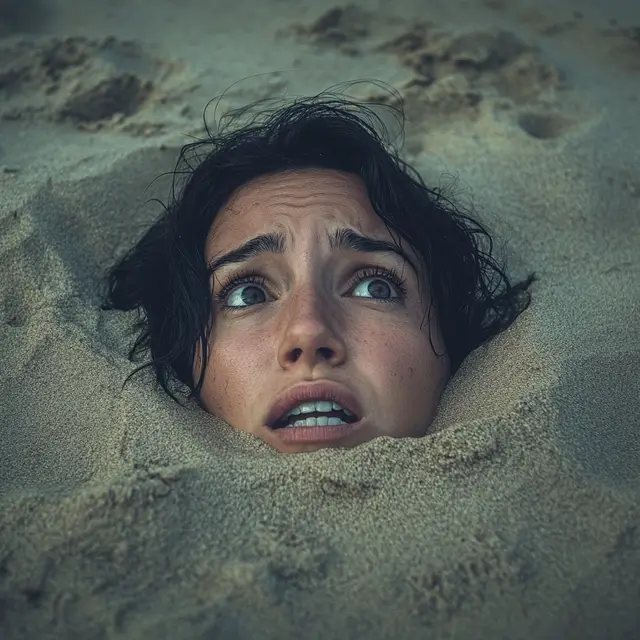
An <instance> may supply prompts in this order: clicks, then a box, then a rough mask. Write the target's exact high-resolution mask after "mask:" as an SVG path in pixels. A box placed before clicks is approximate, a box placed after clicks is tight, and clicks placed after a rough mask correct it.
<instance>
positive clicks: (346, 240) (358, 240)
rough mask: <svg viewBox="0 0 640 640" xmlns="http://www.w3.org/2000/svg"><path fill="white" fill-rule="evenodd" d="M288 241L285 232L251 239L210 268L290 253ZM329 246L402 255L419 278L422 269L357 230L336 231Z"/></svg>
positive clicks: (400, 251) (389, 245)
mask: <svg viewBox="0 0 640 640" xmlns="http://www.w3.org/2000/svg"><path fill="white" fill-rule="evenodd" d="M286 246H287V239H286V237H285V235H284V233H282V232H279V231H272V232H270V233H264V234H262V235H259V236H256V237H255V238H251V239H250V240H247V242H245V243H243V244H241V245H240V246H239V247H237V248H236V249H233V250H232V251H229V252H228V253H225V254H223V255H221V256H218V257H217V258H213V259H212V260H211V261H210V262H209V264H208V265H207V266H208V270H209V273H215V272H216V271H217V270H218V269H221V268H222V267H224V266H226V265H229V264H236V263H239V262H247V261H248V260H251V259H252V258H255V257H256V256H258V255H260V254H261V253H279V254H283V253H285V251H286ZM329 246H330V247H331V249H332V251H340V250H343V251H359V252H361V253H392V254H395V255H397V256H400V258H402V259H403V260H405V261H406V262H407V263H408V264H409V266H410V267H411V268H412V269H413V270H414V272H415V274H416V276H418V269H417V268H416V265H415V264H414V263H413V261H412V260H411V258H410V257H409V255H408V254H407V253H406V252H405V251H404V250H403V249H402V248H401V247H399V246H397V245H396V244H394V243H393V242H389V241H388V240H379V239H377V238H370V237H368V236H363V235H360V234H359V233H357V232H356V231H354V230H353V229H348V228H345V227H343V228H340V229H336V230H335V231H334V232H333V233H332V234H331V235H330V236H329Z"/></svg>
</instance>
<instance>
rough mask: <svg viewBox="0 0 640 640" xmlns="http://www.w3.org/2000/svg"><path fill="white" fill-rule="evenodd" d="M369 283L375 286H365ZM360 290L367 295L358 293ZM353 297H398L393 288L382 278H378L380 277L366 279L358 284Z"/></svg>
mask: <svg viewBox="0 0 640 640" xmlns="http://www.w3.org/2000/svg"><path fill="white" fill-rule="evenodd" d="M367 282H369V283H371V282H373V283H374V284H373V285H372V284H369V285H367V286H363V285H365V284H366V283H367ZM358 289H361V290H362V291H364V292H365V293H357V291H358ZM353 295H354V296H358V297H360V298H362V297H367V295H370V296H372V297H374V298H394V297H396V296H394V295H393V287H392V286H391V285H390V284H389V283H388V282H386V281H385V280H383V279H382V278H378V277H375V278H364V279H363V280H361V281H360V282H358V284H357V285H356V287H355V288H354V289H353Z"/></svg>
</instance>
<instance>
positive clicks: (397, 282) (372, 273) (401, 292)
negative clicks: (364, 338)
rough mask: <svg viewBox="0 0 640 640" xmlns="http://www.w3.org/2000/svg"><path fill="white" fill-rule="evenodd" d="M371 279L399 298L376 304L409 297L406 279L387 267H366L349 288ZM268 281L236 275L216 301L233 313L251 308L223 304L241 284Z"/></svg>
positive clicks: (250, 275) (216, 296) (259, 283)
mask: <svg viewBox="0 0 640 640" xmlns="http://www.w3.org/2000/svg"><path fill="white" fill-rule="evenodd" d="M369 278H384V279H386V280H388V281H389V282H391V284H393V286H394V287H395V288H396V289H397V293H398V297H397V298H386V299H385V298H371V300H375V301H376V302H383V303H387V304H394V303H395V304H397V303H399V302H402V301H403V300H404V299H405V298H406V297H407V287H406V286H405V283H406V282H407V279H406V278H402V277H401V276H400V275H399V274H398V272H397V271H396V270H395V269H387V268H386V267H366V268H364V269H360V270H359V271H358V272H357V274H356V276H355V277H354V278H352V280H351V282H350V283H349V287H350V288H351V287H353V286H355V285H357V284H360V283H361V282H362V281H363V280H368V279H369ZM266 281H267V279H266V278H265V277H264V276H262V275H259V274H257V273H255V272H252V271H249V272H246V273H242V272H240V273H236V274H234V275H233V276H231V278H229V280H227V281H226V282H225V284H224V285H223V286H222V289H220V291H219V292H218V293H217V294H215V296H214V298H215V301H216V303H217V304H218V305H220V307H221V308H222V309H228V310H231V311H239V310H240V309H248V308H250V307H251V306H255V305H248V306H246V307H232V306H230V305H227V304H223V303H224V301H225V299H226V298H227V296H228V295H229V294H230V293H231V291H232V290H233V289H235V288H236V287H238V286H239V285H241V284H257V285H260V286H261V287H263V288H265V285H266Z"/></svg>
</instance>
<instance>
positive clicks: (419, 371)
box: [193, 169, 449, 453]
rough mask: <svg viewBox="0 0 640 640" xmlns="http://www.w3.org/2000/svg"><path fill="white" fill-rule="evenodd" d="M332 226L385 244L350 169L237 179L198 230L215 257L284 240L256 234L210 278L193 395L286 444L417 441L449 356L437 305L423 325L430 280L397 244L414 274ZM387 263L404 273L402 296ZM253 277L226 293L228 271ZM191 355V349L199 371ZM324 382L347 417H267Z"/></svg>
mask: <svg viewBox="0 0 640 640" xmlns="http://www.w3.org/2000/svg"><path fill="white" fill-rule="evenodd" d="M341 229H345V230H347V231H352V232H355V233H356V234H358V235H361V236H366V237H368V238H373V239H376V240H383V241H388V242H390V243H393V239H392V236H391V235H390V234H389V232H388V230H387V228H386V227H385V225H384V223H383V221H382V220H381V219H380V218H379V217H378V216H377V215H376V214H375V212H374V211H373V209H372V207H371V203H370V202H369V198H368V196H367V192H366V188H365V186H364V183H362V182H361V181H360V180H359V179H358V178H357V177H356V176H352V175H349V174H345V173H340V172H337V171H331V170H324V169H306V170H299V171H296V172H291V173H289V174H278V175H271V176H263V177H261V178H259V179H256V180H255V181H252V182H250V183H248V184H246V185H244V186H243V187H242V188H241V189H239V190H238V191H237V192H236V193H235V194H234V195H233V196H232V198H231V199H230V200H229V201H228V202H227V203H226V205H225V206H224V208H223V209H222V210H221V211H220V213H219V214H218V216H217V217H216V219H215V221H214V224H213V225H212V227H211V230H210V232H209V234H208V237H207V240H206V248H205V257H206V260H207V263H208V264H210V265H211V264H213V262H216V261H217V259H219V258H221V257H222V256H224V255H226V254H228V253H229V252H231V251H233V250H235V249H238V248H239V247H240V246H241V245H243V244H244V243H246V242H247V241H248V240H251V239H252V238H255V237H256V236H258V235H262V234H268V233H271V234H281V235H282V238H281V240H280V245H279V246H278V242H276V246H273V245H271V246H269V244H268V243H263V244H262V246H260V247H259V250H258V251H257V252H254V254H253V256H251V257H248V259H244V260H241V261H238V262H231V263H227V264H225V265H223V266H220V267H219V268H216V269H215V271H214V272H213V273H212V275H211V287H212V293H213V300H214V301H213V304H212V309H211V313H212V316H213V317H212V320H213V323H212V325H213V328H212V332H211V336H210V338H209V351H208V358H207V367H206V372H205V379H204V383H203V387H202V393H201V400H202V403H203V405H204V406H205V408H206V410H207V411H209V412H210V413H212V414H214V415H216V416H218V417H220V418H222V419H223V420H225V421H226V422H227V423H229V424H230V425H231V426H233V427H235V428H237V429H241V430H243V431H247V432H249V433H252V434H254V435H256V436H258V437H259V438H262V439H263V440H264V441H265V442H266V443H268V444H269V445H271V446H272V447H274V448H275V449H277V450H278V451H281V452H283V453H295V452H303V451H315V450H317V449H320V448H323V447H354V446H356V445H358V444H360V443H362V442H365V441H367V440H371V439H372V438H376V437H378V436H392V437H407V436H412V437H419V436H421V435H423V434H424V433H425V430H426V429H427V427H428V426H429V424H430V423H431V421H432V419H433V416H434V414H435V410H436V407H437V405H438V402H439V399H440V395H441V393H442V391H443V389H444V387H445V385H446V382H447V379H448V376H449V359H448V357H447V356H446V355H445V356H444V357H438V356H437V355H436V354H435V353H434V351H433V349H432V347H431V345H430V343H429V322H431V338H432V341H433V344H434V346H435V347H436V349H437V351H438V353H439V354H443V353H444V344H443V342H442V338H441V335H440V332H439V328H438V323H437V319H436V317H435V316H436V314H435V311H434V309H432V310H431V314H430V315H431V320H430V321H429V314H427V316H425V312H426V311H427V310H428V308H429V290H428V283H427V278H426V275H427V274H426V273H425V272H424V271H423V269H422V267H421V263H420V261H419V258H418V256H417V255H416V254H415V253H414V252H413V251H412V250H411V248H410V247H408V246H404V245H406V244H407V243H403V244H402V249H403V250H404V252H405V253H406V257H407V258H408V259H409V261H410V262H412V263H413V265H415V268H416V269H417V271H418V272H417V273H416V271H414V268H413V267H412V266H411V264H410V263H409V262H407V261H406V260H405V259H404V258H403V257H401V256H399V255H397V254H396V253H393V252H391V251H386V252H383V251H376V252H368V251H367V252H365V251H361V250H356V248H355V247H353V246H351V247H348V246H345V245H344V244H343V246H341V247H340V246H337V245H338V242H337V241H336V240H337V238H336V237H335V234H336V232H338V231H339V230H341ZM343 236H344V233H343ZM331 239H333V241H332V240H331ZM265 249H266V250H265ZM274 249H275V250H274ZM241 258H242V257H241ZM245 258H246V256H245ZM390 271H391V272H393V271H395V272H396V273H397V274H398V275H399V276H400V278H401V279H402V280H403V281H404V284H403V287H404V288H405V289H406V294H405V295H403V293H402V288H401V287H398V286H397V284H396V283H394V280H393V278H392V277H391V278H390V277H389V275H388V274H389V272H390ZM248 273H249V274H253V275H254V278H257V279H258V280H257V281H254V282H246V281H245V282H240V283H238V282H236V284H234V285H232V288H231V289H227V291H226V292H225V291H224V290H223V288H224V286H225V284H226V283H228V282H229V279H230V278H232V277H234V276H246V275H247V274H248ZM221 293H223V294H224V297H223V299H220V300H218V301H217V300H216V297H219V296H220V294H221ZM421 325H422V327H421ZM200 358H201V350H200V345H198V348H197V353H196V358H195V361H194V369H193V370H194V376H195V380H196V381H197V380H198V378H199V374H200V368H201V359H200ZM323 381H329V383H333V385H332V388H334V389H338V390H339V391H341V392H343V393H344V394H347V397H350V399H351V402H352V403H354V404H353V405H352V408H354V407H355V408H357V412H355V413H356V415H357V417H358V418H359V421H358V422H357V423H356V424H354V425H348V426H346V427H345V426H341V427H314V426H292V427H286V428H280V429H273V428H270V427H269V426H267V424H266V422H268V420H267V418H268V417H269V415H270V412H271V410H272V408H273V406H274V403H275V402H276V401H277V400H278V399H281V398H283V397H288V398H290V396H287V392H289V391H290V390H291V389H293V388H295V389H300V388H301V387H304V386H306V385H311V386H312V387H313V386H314V385H315V386H316V387H317V389H318V390H320V388H321V387H322V388H323V389H324V388H325V387H326V385H323ZM311 395H314V394H313V393H312V394H311ZM318 395H320V396H322V395H324V394H322V393H319V394H318ZM295 399H296V400H297V398H295ZM313 399H315V398H313ZM296 404H298V403H297V402H296ZM343 404H344V403H343ZM325 408H326V407H325ZM302 417H304V416H302Z"/></svg>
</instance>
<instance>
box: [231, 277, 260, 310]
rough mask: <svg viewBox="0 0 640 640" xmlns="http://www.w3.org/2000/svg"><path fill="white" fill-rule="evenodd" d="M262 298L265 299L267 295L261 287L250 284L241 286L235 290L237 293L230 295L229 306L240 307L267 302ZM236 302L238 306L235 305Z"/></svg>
mask: <svg viewBox="0 0 640 640" xmlns="http://www.w3.org/2000/svg"><path fill="white" fill-rule="evenodd" d="M247 292H248V293H247ZM261 296H262V297H263V298H264V297H265V293H264V291H263V290H262V288H261V287H260V285H257V284H254V283H251V282H250V283H248V284H243V285H240V286H239V287H237V288H236V289H235V291H233V292H232V293H231V294H229V299H228V302H227V305H228V306H230V307H240V306H251V305H254V304H260V303H262V302H266V300H261V299H260V297H261ZM234 300H235V302H236V303H237V304H234Z"/></svg>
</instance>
